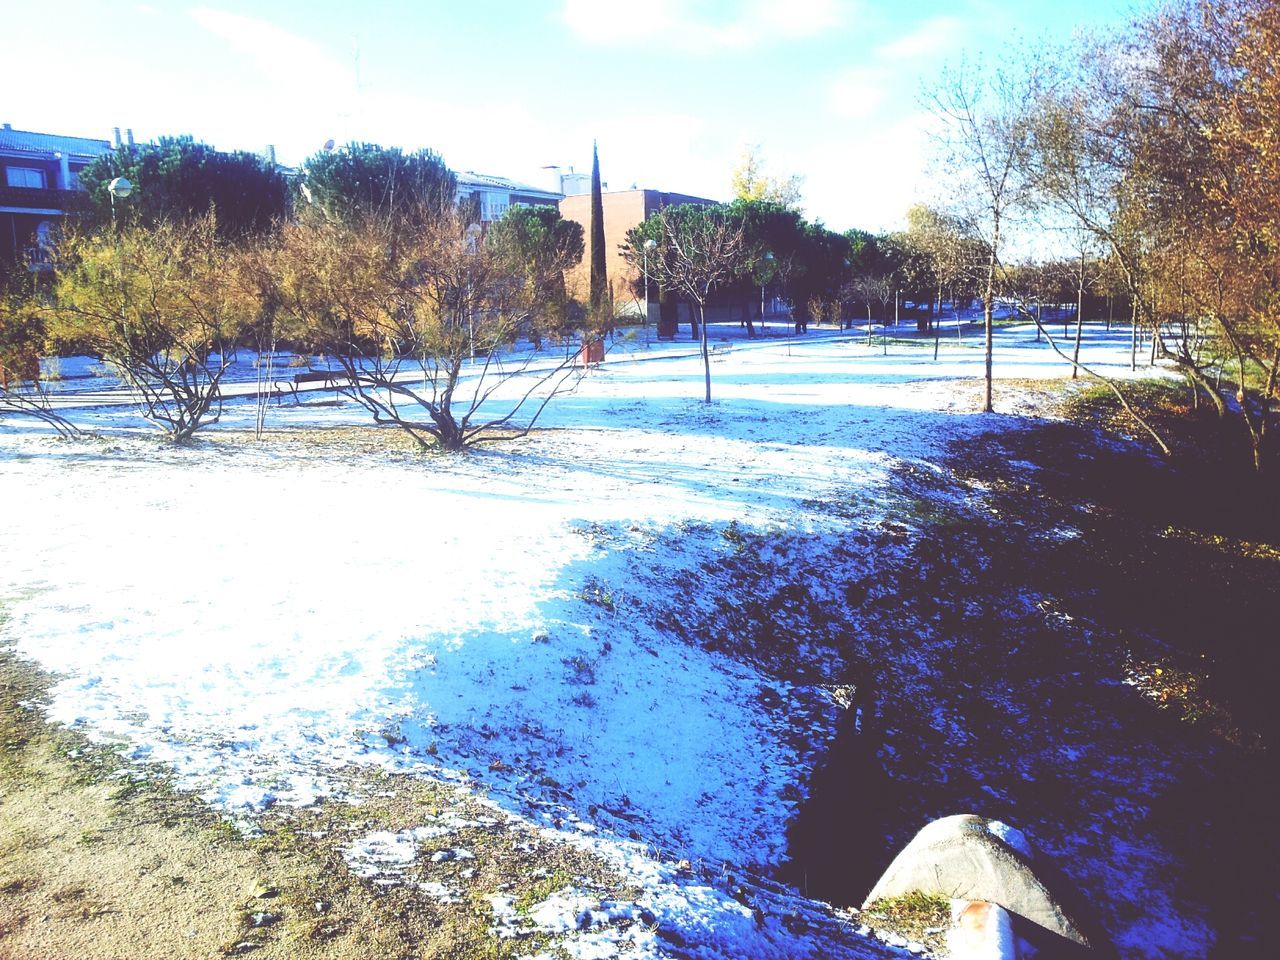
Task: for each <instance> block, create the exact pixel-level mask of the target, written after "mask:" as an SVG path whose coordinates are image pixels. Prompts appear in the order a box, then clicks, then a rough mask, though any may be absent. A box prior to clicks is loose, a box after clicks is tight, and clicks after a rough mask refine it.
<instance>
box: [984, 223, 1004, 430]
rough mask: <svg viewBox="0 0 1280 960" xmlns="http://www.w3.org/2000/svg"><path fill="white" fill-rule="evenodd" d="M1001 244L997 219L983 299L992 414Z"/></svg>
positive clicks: (987, 394) (987, 401)
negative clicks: (993, 315) (999, 249)
mask: <svg viewBox="0 0 1280 960" xmlns="http://www.w3.org/2000/svg"><path fill="white" fill-rule="evenodd" d="M999 244H1000V220H999V218H998V217H997V218H996V221H995V229H994V230H993V232H992V237H991V255H990V256H989V257H988V258H987V289H986V292H985V295H984V296H983V299H982V322H983V325H984V326H985V328H986V345H985V354H986V355H985V357H984V363H985V365H986V374H985V377H984V380H985V383H984V392H983V399H982V412H983V413H991V412H992V409H993V408H992V406H991V379H992V372H991V357H992V353H993V352H994V349H995V347H994V345H995V329H994V319H993V317H992V313H993V307H994V306H995V302H994V298H995V290H996V250H997V248H998V246H999Z"/></svg>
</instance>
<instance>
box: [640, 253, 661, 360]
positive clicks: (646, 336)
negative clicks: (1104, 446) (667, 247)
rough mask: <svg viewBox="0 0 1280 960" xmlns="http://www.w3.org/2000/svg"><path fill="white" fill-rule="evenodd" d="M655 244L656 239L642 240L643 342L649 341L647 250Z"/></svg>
mask: <svg viewBox="0 0 1280 960" xmlns="http://www.w3.org/2000/svg"><path fill="white" fill-rule="evenodd" d="M657 246H658V241H656V240H646V241H645V242H644V321H643V322H642V323H641V326H643V327H644V339H645V343H648V342H649V251H650V250H654V249H656V248H657ZM659 335H661V334H659Z"/></svg>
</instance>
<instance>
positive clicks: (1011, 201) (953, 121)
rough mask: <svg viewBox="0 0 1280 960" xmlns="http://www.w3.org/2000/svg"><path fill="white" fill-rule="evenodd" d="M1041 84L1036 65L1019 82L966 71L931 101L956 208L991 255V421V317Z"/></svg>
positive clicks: (987, 275)
mask: <svg viewBox="0 0 1280 960" xmlns="http://www.w3.org/2000/svg"><path fill="white" fill-rule="evenodd" d="M1039 77H1040V70H1039V67H1038V66H1037V65H1036V64H1034V63H1031V64H1029V65H1028V67H1027V69H1026V71H1025V72H1024V73H1023V74H1021V75H1018V76H1013V75H1010V74H1008V73H1006V72H1005V71H1003V70H993V71H989V72H982V71H979V70H977V69H976V68H974V67H972V66H970V65H967V64H961V66H960V67H959V68H958V69H956V70H951V71H948V72H946V73H945V74H944V75H943V78H942V80H941V81H940V82H939V84H938V86H937V87H936V88H935V89H934V91H933V93H932V95H931V97H930V106H931V108H932V110H933V112H934V114H935V115H936V116H937V117H938V118H939V119H940V120H941V121H942V124H943V131H942V133H941V135H940V137H939V143H940V145H941V148H942V151H943V156H944V160H945V163H946V172H947V175H948V178H949V180H950V181H951V183H950V188H951V190H952V202H951V205H952V207H953V208H954V209H955V212H956V214H957V215H958V216H959V217H960V219H961V220H963V221H964V222H965V223H968V224H970V225H972V226H973V228H974V230H975V232H976V233H977V235H978V236H979V237H980V239H981V240H982V242H983V244H984V246H985V248H986V264H985V269H984V271H983V277H982V286H981V291H982V302H983V324H984V328H985V336H986V358H985V360H986V363H985V379H986V390H985V396H984V400H983V407H982V409H983V411H984V412H987V413H990V412H991V409H992V408H991V380H992V342H993V319H992V311H993V309H994V306H995V299H996V294H997V284H998V280H999V275H1000V257H1001V254H1002V252H1003V248H1004V244H1005V241H1006V239H1007V234H1008V231H1009V227H1010V225H1011V224H1010V221H1011V219H1012V217H1013V216H1014V215H1015V214H1016V213H1017V212H1018V210H1019V208H1021V207H1023V206H1025V205H1026V203H1027V201H1028V199H1029V186H1028V182H1027V179H1026V177H1025V170H1026V162H1025V158H1026V155H1027V151H1028V147H1029V135H1030V127H1029V119H1030V117H1031V114H1032V110H1033V107H1034V104H1035V102H1036V97H1037V93H1038V89H1039Z"/></svg>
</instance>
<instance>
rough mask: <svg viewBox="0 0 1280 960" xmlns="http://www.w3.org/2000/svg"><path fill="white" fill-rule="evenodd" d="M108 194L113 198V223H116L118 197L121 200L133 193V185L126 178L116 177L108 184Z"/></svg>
mask: <svg viewBox="0 0 1280 960" xmlns="http://www.w3.org/2000/svg"><path fill="white" fill-rule="evenodd" d="M107 193H108V194H109V195H110V196H111V223H112V224H113V225H114V224H115V222H116V197H119V198H120V199H121V200H123V199H125V198H126V197H127V196H129V194H131V193H133V183H132V182H131V181H130V180H128V179H126V178H125V177H116V178H114V179H113V180H112V181H111V182H110V183H108V184H107Z"/></svg>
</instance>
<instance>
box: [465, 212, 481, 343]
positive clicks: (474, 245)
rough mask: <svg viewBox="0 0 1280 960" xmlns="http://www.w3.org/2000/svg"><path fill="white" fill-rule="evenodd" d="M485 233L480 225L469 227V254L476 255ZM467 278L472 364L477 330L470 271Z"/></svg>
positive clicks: (468, 335) (468, 336) (468, 332)
mask: <svg viewBox="0 0 1280 960" xmlns="http://www.w3.org/2000/svg"><path fill="white" fill-rule="evenodd" d="M482 233H484V228H483V227H481V226H480V224H478V223H473V224H471V225H470V226H468V227H467V253H468V254H471V255H472V256H474V255H475V253H476V251H477V250H478V249H479V243H480V235H481V234H482ZM467 273H468V278H467V343H468V344H469V346H470V347H471V362H472V364H474V363H475V362H476V328H475V304H473V303H472V302H471V293H472V290H471V279H470V273H471V271H470V270H468V271H467Z"/></svg>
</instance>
